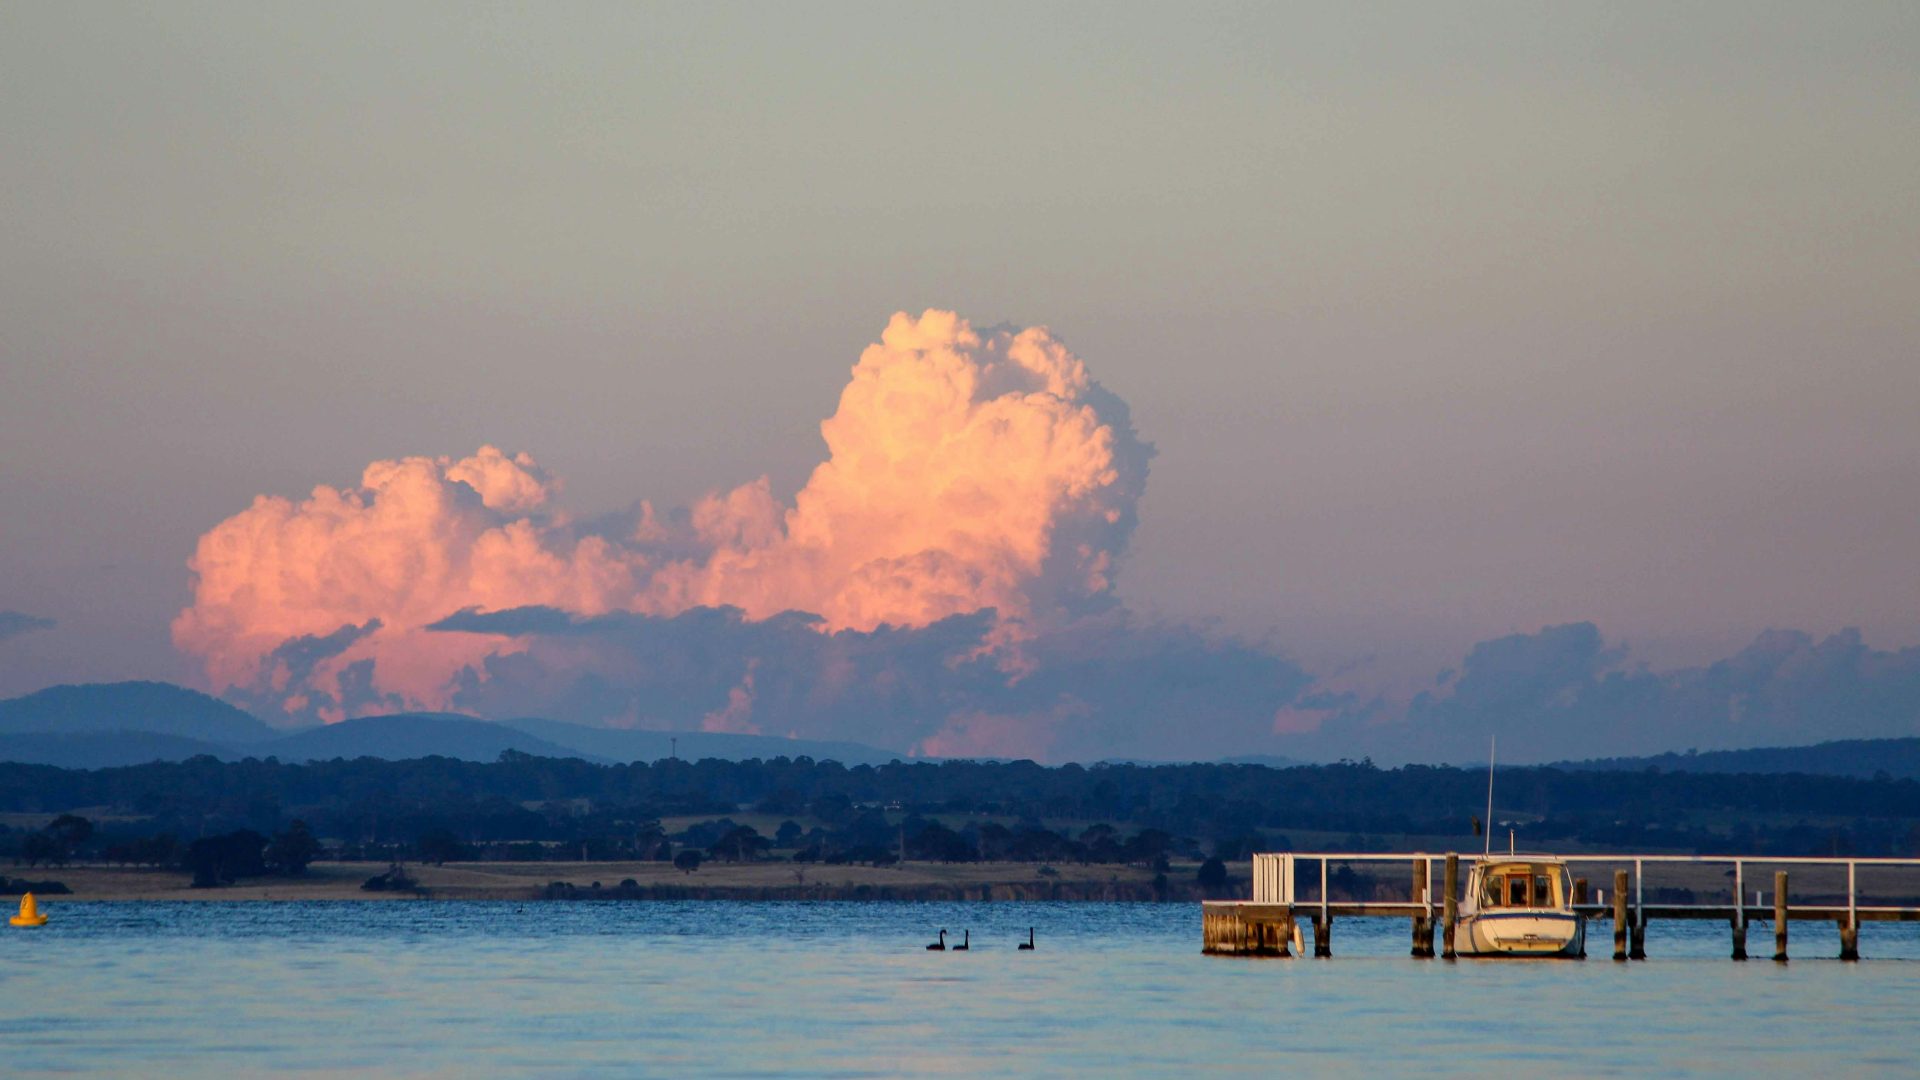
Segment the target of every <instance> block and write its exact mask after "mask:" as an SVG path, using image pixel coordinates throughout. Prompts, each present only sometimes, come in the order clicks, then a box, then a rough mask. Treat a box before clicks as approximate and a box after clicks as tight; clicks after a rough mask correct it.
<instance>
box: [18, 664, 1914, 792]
mask: <svg viewBox="0 0 1920 1080" xmlns="http://www.w3.org/2000/svg"><path fill="white" fill-rule="evenodd" d="M503 750H517V751H519V752H521V753H526V754H533V755H536V756H539V757H562V758H567V757H573V758H581V759H584V760H587V761H593V762H598V763H602V764H604V763H608V762H626V761H658V760H660V759H662V758H666V757H668V756H671V755H675V754H677V755H678V756H679V757H682V758H687V759H689V760H699V759H701V758H724V759H726V760H729V761H742V760H745V759H747V758H774V757H790V758H791V757H800V756H802V755H804V756H806V757H810V758H813V759H814V760H816V761H828V760H831V761H838V762H840V763H842V764H845V765H883V764H885V763H887V762H888V761H892V760H895V759H897V758H902V757H904V756H905V755H903V754H900V753H898V752H895V751H892V750H883V749H879V748H876V747H872V746H865V745H862V744H860V743H849V742H826V741H812V740H805V739H782V738H776V737H772V736H766V735H728V734H719V733H715V732H704V731H639V730H630V729H617V728H592V727H585V726H582V725H580V724H568V723H562V722H560V721H558V720H543V719H539V718H534V717H528V718H524V719H516V720H508V721H505V722H498V723H496V722H494V721H489V720H480V719H476V718H474V717H471V716H463V715H458V714H454V713H400V714H395V715H390V716H369V717H360V718H357V719H353V720H347V721H344V722H342V723H338V724H328V725H325V726H322V727H309V728H302V729H299V730H295V731H287V730H283V729H279V728H274V727H270V726H268V725H267V724H264V723H262V722H261V721H259V720H258V719H256V718H255V717H253V716H251V715H249V714H248V713H246V712H244V711H242V710H240V709H237V708H235V707H234V706H232V705H229V704H227V703H226V702H224V701H221V700H220V699H218V698H214V697H209V696H208V695H206V694H202V693H199V692H198V691H194V690H188V689H186V688H184V687H179V686H173V685H171V684H168V683H157V682H123V683H92V684H88V685H84V686H55V687H51V688H49V689H46V690H42V691H39V692H38V693H33V694H28V695H26V696H25V697H17V698H11V699H8V700H5V701H0V761H19V762H26V763H29V764H41V765H58V766H62V767H64V768H70V769H100V768H108V767H112V766H119V765H139V764H144V763H146V762H149V761H184V760H186V759H187V758H190V757H194V756H196V755H199V754H209V755H212V756H213V757H216V758H220V759H222V760H225V761H238V760H241V759H243V758H250V757H251V758H267V757H274V758H278V759H279V760H281V761H328V760H331V759H333V758H349V759H351V758H359V757H375V758H385V759H387V760H390V761H396V760H401V759H405V758H419V757H430V756H434V755H438V756H440V757H449V758H458V759H461V760H465V761H492V760H494V759H496V758H498V757H499V756H500V753H501V751H503ZM1231 762H1232V763H1236V764H1250V765H1254V764H1257V765H1269V766H1272V767H1275V768H1286V767H1288V766H1292V765H1298V764H1300V762H1297V761H1293V760H1291V759H1288V758H1280V757H1270V756H1265V755H1248V756H1244V757H1237V758H1233V759H1231ZM1141 764H1151V763H1148V762H1141ZM1552 767H1553V768H1558V769H1567V770H1579V771H1607V772H1621V771H1627V772H1643V771H1645V770H1647V769H1651V768H1657V769H1660V770H1662V771H1665V772H1691V773H1796V772H1798V773H1811V774H1816V775H1829V776H1854V777H1862V778H1871V777H1873V776H1875V775H1877V774H1879V773H1883V772H1884V773H1886V774H1887V775H1888V776H1890V777H1893V778H1895V779H1920V738H1904V739H1850V740H1845V741H1841V742H1826V743H1820V744H1818V745H1815V746H1793V747H1765V748H1760V749H1753V750H1715V751H1710V752H1707V753H1700V754H1659V755H1656V756H1653V757H1633V758H1601V759H1595V760H1590V761H1566V762H1559V763H1556V764H1555V765H1554V766H1552Z"/></svg>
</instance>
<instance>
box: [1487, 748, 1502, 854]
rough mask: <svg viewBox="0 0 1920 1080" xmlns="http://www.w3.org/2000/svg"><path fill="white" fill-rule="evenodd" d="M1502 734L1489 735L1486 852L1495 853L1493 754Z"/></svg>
mask: <svg viewBox="0 0 1920 1080" xmlns="http://www.w3.org/2000/svg"><path fill="white" fill-rule="evenodd" d="M1499 746H1500V736H1498V735H1489V736H1488V737H1487V828H1486V834H1485V835H1486V838H1487V846H1486V851H1485V854H1488V855H1491V854H1493V754H1494V751H1495V750H1497V749H1499Z"/></svg>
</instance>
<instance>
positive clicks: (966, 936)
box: [953, 930, 973, 952]
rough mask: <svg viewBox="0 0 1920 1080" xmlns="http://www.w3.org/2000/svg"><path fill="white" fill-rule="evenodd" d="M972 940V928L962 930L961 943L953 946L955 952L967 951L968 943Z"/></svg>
mask: <svg viewBox="0 0 1920 1080" xmlns="http://www.w3.org/2000/svg"><path fill="white" fill-rule="evenodd" d="M972 940H973V931H971V930H962V931H960V944H958V945H955V946H954V947H953V951H954V952H966V951H967V945H968V944H969V943H970V942H971V941H972Z"/></svg>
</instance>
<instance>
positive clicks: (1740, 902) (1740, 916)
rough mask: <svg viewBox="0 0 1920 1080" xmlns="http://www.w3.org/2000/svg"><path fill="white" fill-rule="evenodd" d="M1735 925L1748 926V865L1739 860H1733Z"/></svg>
mask: <svg viewBox="0 0 1920 1080" xmlns="http://www.w3.org/2000/svg"><path fill="white" fill-rule="evenodd" d="M1733 925H1734V926H1735V927H1741V926H1745V925H1747V880H1746V865H1745V864H1744V863H1742V862H1741V860H1739V859H1735V860H1733Z"/></svg>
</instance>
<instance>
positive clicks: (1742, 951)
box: [1733, 911, 1747, 960]
mask: <svg viewBox="0 0 1920 1080" xmlns="http://www.w3.org/2000/svg"><path fill="white" fill-rule="evenodd" d="M1733 958H1734V959H1735V960H1745V959H1746V958H1747V920H1745V919H1743V918H1741V917H1740V913H1739V912H1737V911H1736V912H1734V914H1733Z"/></svg>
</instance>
